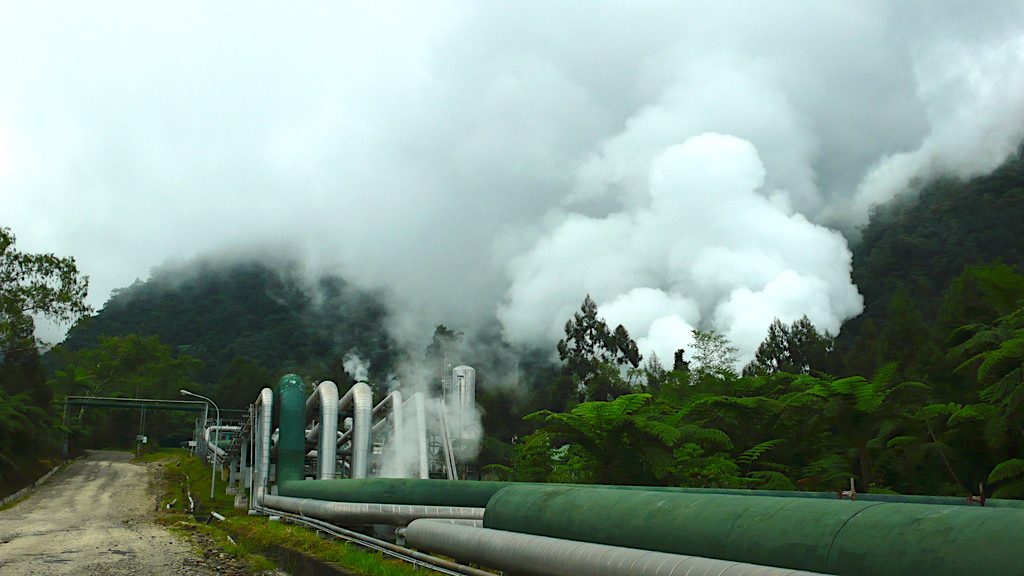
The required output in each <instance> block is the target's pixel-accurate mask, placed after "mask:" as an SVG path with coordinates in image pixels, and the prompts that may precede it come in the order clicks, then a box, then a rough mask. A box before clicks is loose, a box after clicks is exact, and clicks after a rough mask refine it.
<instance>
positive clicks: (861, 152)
mask: <svg viewBox="0 0 1024 576" xmlns="http://www.w3.org/2000/svg"><path fill="white" fill-rule="evenodd" d="M720 4H723V3H718V2H636V1H632V0H631V1H623V2H616V1H605V2H591V1H579V2H551V1H543V2H515V3H501V4H499V3H492V2H478V3H472V4H471V3H430V2H405V3H387V2H373V3H360V4H355V3H341V2H324V3H309V2H298V3H290V4H289V5H288V6H287V7H285V6H284V5H283V4H279V3H273V4H272V3H260V2H244V3H231V2H218V3H210V2H21V1H10V2H7V1H0V225H5V226H9V227H11V228H12V229H13V230H14V231H15V233H16V234H17V236H18V243H19V247H20V248H21V249H23V250H26V251H53V252H56V253H58V254H62V255H74V256H75V257H76V258H77V259H78V262H79V265H80V267H81V269H82V271H83V272H85V273H86V274H88V275H89V276H90V277H91V282H92V284H91V286H92V290H91V296H90V300H91V302H92V304H93V305H95V306H97V307H100V306H102V304H103V303H104V302H105V301H106V299H107V298H108V296H109V294H110V291H111V290H112V289H115V288H118V287H123V286H125V285H128V284H130V283H131V282H132V281H134V280H135V279H136V278H146V277H147V275H148V274H149V271H150V270H151V269H152V268H153V267H154V266H158V265H160V264H162V263H164V262H165V261H167V260H168V259H188V258H191V257H194V256H197V255H203V254H209V253H221V254H259V253H264V252H266V251H268V250H274V249H275V247H285V248H286V249H287V250H292V251H294V252H296V253H298V254H300V255H301V256H302V258H303V259H304V261H305V262H306V264H307V266H308V269H309V271H310V273H311V274H318V273H323V272H330V273H339V274H342V275H344V276H346V277H347V278H349V279H351V280H352V281H354V282H356V283H358V284H360V285H362V286H366V287H374V288H381V289H383V290H385V291H386V292H387V294H388V295H389V299H390V302H391V304H392V306H393V307H394V309H395V310H396V311H397V314H396V324H395V326H393V328H394V330H395V333H396V335H397V336H398V337H400V338H403V339H409V340H411V341H415V340H422V339H425V338H427V337H429V327H430V326H431V325H432V324H434V323H437V322H445V323H448V324H449V325H455V326H458V327H461V328H463V329H471V328H472V327H473V326H474V325H475V324H478V323H481V322H488V321H493V319H494V318H495V317H497V318H498V319H500V321H501V322H502V325H503V327H504V330H505V334H506V336H507V338H508V339H509V340H511V341H513V342H536V343H544V342H548V341H550V342H553V341H554V340H555V339H557V337H558V336H559V332H560V329H561V325H562V324H563V323H564V321H565V319H566V318H567V317H568V316H569V315H570V314H571V312H572V311H573V310H574V309H575V308H577V307H578V306H579V304H580V302H581V300H582V298H583V296H584V294H585V293H587V292H589V293H591V294H592V295H593V296H594V298H595V300H596V301H597V302H598V304H599V306H600V307H601V311H602V313H603V314H604V315H605V316H607V317H608V319H609V320H611V321H613V322H615V323H619V322H621V323H623V324H625V325H626V327H627V328H628V329H629V330H630V331H631V333H632V334H633V335H634V337H636V338H638V339H639V340H640V343H641V348H642V350H643V351H645V352H650V351H657V352H658V354H659V355H661V356H665V355H668V357H671V353H672V351H673V350H675V349H676V348H678V347H679V346H680V345H683V344H685V343H686V342H687V341H688V333H689V330H690V328H691V327H694V326H700V327H704V328H715V329H717V330H720V331H722V332H724V333H725V334H727V335H728V336H729V337H730V338H732V339H733V341H734V342H736V343H737V344H738V345H739V347H740V348H741V351H742V353H743V355H744V357H749V356H750V354H751V353H752V350H753V348H754V347H755V346H756V344H757V343H758V342H759V341H760V340H761V339H762V338H763V335H764V332H765V329H766V328H767V325H768V323H769V322H770V321H771V320H772V318H774V317H780V318H782V319H783V320H786V321H791V320H794V319H796V318H798V317H799V316H801V315H803V314H807V315H809V316H810V318H811V320H812V321H814V322H815V323H816V324H817V325H818V326H819V327H822V328H826V329H829V330H832V331H836V330H837V329H838V328H839V326H840V325H841V323H842V321H843V320H844V319H846V318H849V317H851V316H854V315H856V314H857V313H859V311H860V310H861V306H862V301H861V298H860V295H859V294H858V292H857V289H856V287H855V286H854V285H853V284H852V283H851V280H850V276H849V272H850V256H849V249H848V246H847V238H848V237H850V236H849V234H850V233H851V232H853V231H855V230H856V227H857V226H859V225H862V224H863V223H864V222H865V221H866V218H867V214H868V211H869V210H870V208H871V206H872V205H874V204H878V203H882V202H885V201H887V200H889V199H890V198H891V197H892V196H893V195H894V194H896V193H897V192H899V191H900V190H903V189H905V188H906V187H907V185H908V183H909V182H911V181H912V180H913V179H914V178H915V177H917V176H925V177H927V176H929V175H933V174H936V173H947V174H956V175H964V176H966V175H972V174H977V173H982V172H985V171H987V170H990V169H992V168H993V167H995V166H996V165H997V164H998V163H999V162H1000V161H1001V160H1003V159H1004V158H1005V157H1006V155H1007V154H1008V153H1009V152H1010V151H1012V150H1014V149H1015V147H1016V146H1017V144H1018V143H1019V142H1020V140H1021V138H1022V135H1024V114H1022V111H1024V8H1022V6H1024V4H1022V3H1021V2H998V1H993V2H985V3H964V2H938V1H922V2H890V1H880V2H847V1H842V2H828V1H817V2H785V1H776V2H771V3H766V2H760V1H751V2H731V3H728V6H727V7H722V6H720ZM843 234H846V235H847V236H845V237H844V235H843Z"/></svg>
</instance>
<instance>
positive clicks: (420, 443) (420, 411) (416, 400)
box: [403, 392, 430, 479]
mask: <svg viewBox="0 0 1024 576" xmlns="http://www.w3.org/2000/svg"><path fill="white" fill-rule="evenodd" d="M410 402H412V405H413V409H414V410H415V414H416V443H417V446H416V448H417V450H416V453H417V454H418V456H419V476H420V478H423V479H428V478H430V458H429V457H428V455H427V412H426V408H425V407H424V405H423V395H422V394H420V393H419V392H417V393H415V394H413V395H412V396H410V397H409V399H408V400H406V401H405V404H408V403H410ZM403 406H404V405H403Z"/></svg>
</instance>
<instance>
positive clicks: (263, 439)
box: [249, 388, 274, 506]
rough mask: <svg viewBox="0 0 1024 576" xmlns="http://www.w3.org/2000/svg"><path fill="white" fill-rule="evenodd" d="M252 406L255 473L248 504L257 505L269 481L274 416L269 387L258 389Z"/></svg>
mask: <svg viewBox="0 0 1024 576" xmlns="http://www.w3.org/2000/svg"><path fill="white" fill-rule="evenodd" d="M253 407H254V408H255V410H256V421H255V424H254V428H253V432H254V434H255V438H256V441H255V442H254V449H255V454H254V456H253V465H254V466H255V467H256V473H255V474H253V483H254V484H255V485H254V487H253V491H252V492H253V497H252V499H251V500H250V503H249V505H250V506H259V505H261V503H262V501H263V498H264V496H265V495H266V493H267V487H268V484H269V483H270V435H271V433H272V432H273V430H272V429H271V428H272V427H273V416H274V392H273V391H272V390H271V389H270V388H264V389H263V390H260V395H259V397H258V398H256V403H255V404H254V405H253Z"/></svg>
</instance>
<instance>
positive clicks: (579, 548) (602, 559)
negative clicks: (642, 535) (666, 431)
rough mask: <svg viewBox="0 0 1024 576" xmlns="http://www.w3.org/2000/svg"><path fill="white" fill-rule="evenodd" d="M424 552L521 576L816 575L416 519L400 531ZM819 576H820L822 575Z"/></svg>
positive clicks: (411, 543) (415, 546) (409, 541)
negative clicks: (597, 575) (593, 575)
mask: <svg viewBox="0 0 1024 576" xmlns="http://www.w3.org/2000/svg"><path fill="white" fill-rule="evenodd" d="M399 533H400V534H401V535H403V536H404V537H405V541H406V544H407V545H409V546H412V547H413V548H419V549H420V550H427V551H429V552H432V553H435V554H441V555H444V556H450V557H452V558H455V559H457V560H459V561H461V562H471V563H473V564H479V565H481V566H487V567H490V568H498V569H500V570H503V571H505V572H506V573H512V574H516V576H590V575H592V574H601V575H602V576H668V575H671V574H680V575H683V574H685V575H687V576H814V575H815V574H818V573H816V572H804V571H800V570H788V569H785V568H774V567H770V566H758V565H755V564H746V563H742V562H732V561H729V560H717V559H713V558H700V557H697V556H682V555H679V554H666V553H664V552H651V551H649V550H638V549H636V548H622V547H618V546H605V545H602V544H589V543H584V542H577V541H574V540H561V539H557V538H547V537H544V536H533V535H529V534H518V533H516V532H506V531H504V530H490V529H487V528H474V527H471V526H462V525H458V524H453V523H446V522H442V521H437V520H414V521H412V523H410V524H409V526H408V527H407V528H405V529H404V530H400V532H399ZM819 576H820V575H819Z"/></svg>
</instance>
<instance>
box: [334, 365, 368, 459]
mask: <svg viewBox="0 0 1024 576" xmlns="http://www.w3.org/2000/svg"><path fill="white" fill-rule="evenodd" d="M349 410H351V411H352V428H351V429H350V430H347V431H346V432H345V433H344V434H342V435H340V436H339V437H338V441H337V443H336V444H335V446H342V445H344V444H345V442H347V441H349V440H350V439H351V442H352V474H351V477H352V478H366V477H367V476H369V475H370V442H371V441H370V425H371V424H372V420H373V391H372V390H370V387H369V386H368V385H367V384H366V382H356V383H355V384H353V385H352V387H351V388H349V390H348V392H346V393H345V395H344V396H342V397H341V400H338V412H339V413H342V412H347V411H349Z"/></svg>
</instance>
